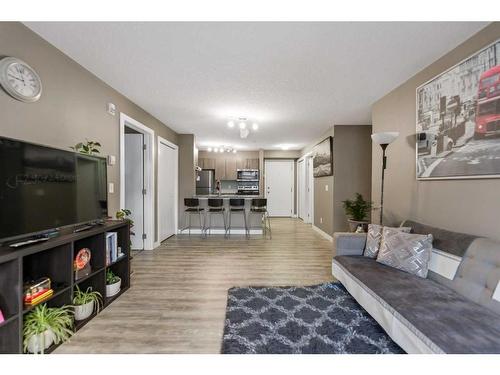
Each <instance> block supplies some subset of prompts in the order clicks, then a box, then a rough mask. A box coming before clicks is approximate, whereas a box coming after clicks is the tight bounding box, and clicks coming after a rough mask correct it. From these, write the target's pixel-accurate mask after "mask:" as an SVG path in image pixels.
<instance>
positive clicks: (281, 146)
mask: <svg viewBox="0 0 500 375" xmlns="http://www.w3.org/2000/svg"><path fill="white" fill-rule="evenodd" d="M279 147H280V148H281V149H282V150H288V149H289V148H290V146H289V145H280V146H279Z"/></svg>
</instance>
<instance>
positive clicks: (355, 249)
mask: <svg viewBox="0 0 500 375" xmlns="http://www.w3.org/2000/svg"><path fill="white" fill-rule="evenodd" d="M365 243H366V233H344V232H337V233H334V234H333V246H334V252H335V256H337V255H363V252H364V250H365Z"/></svg>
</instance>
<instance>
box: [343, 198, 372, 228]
mask: <svg viewBox="0 0 500 375" xmlns="http://www.w3.org/2000/svg"><path fill="white" fill-rule="evenodd" d="M342 204H343V205H344V210H345V213H346V215H347V216H348V217H349V218H350V219H351V220H355V221H363V220H365V219H366V217H367V216H368V213H369V212H370V210H371V208H372V202H368V201H365V199H364V198H363V196H362V195H361V194H359V193H356V198H354V199H353V200H351V199H347V200H345V201H343V202H342Z"/></svg>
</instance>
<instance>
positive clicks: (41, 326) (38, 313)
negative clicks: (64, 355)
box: [23, 304, 73, 354]
mask: <svg viewBox="0 0 500 375" xmlns="http://www.w3.org/2000/svg"><path fill="white" fill-rule="evenodd" d="M72 328H73V314H72V308H71V306H62V307H47V305H46V304H41V305H38V306H36V307H35V308H34V309H33V310H32V311H30V312H29V313H27V314H26V316H25V317H24V326H23V337H24V339H23V349H24V352H29V353H42V354H43V353H44V352H45V350H47V349H48V348H49V347H50V346H51V345H52V344H59V343H60V342H65V341H67V340H68V339H69V338H70V337H71V335H72V334H73V330H72Z"/></svg>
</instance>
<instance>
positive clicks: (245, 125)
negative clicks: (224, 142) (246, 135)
mask: <svg viewBox="0 0 500 375" xmlns="http://www.w3.org/2000/svg"><path fill="white" fill-rule="evenodd" d="M239 127H240V129H245V128H246V127H247V124H246V123H245V122H244V121H241V122H240V124H239Z"/></svg>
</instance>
